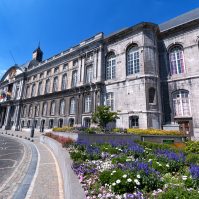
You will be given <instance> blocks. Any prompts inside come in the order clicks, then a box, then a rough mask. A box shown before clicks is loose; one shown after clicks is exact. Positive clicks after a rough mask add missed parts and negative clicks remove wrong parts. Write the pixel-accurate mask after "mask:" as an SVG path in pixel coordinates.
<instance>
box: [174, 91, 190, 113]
mask: <svg viewBox="0 0 199 199" xmlns="http://www.w3.org/2000/svg"><path fill="white" fill-rule="evenodd" d="M173 109H174V116H175V117H182V116H191V107H190V99H189V92H188V91H186V90H179V91H176V92H175V93H173Z"/></svg>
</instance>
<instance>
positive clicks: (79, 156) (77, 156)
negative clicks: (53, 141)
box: [70, 151, 87, 162]
mask: <svg viewBox="0 0 199 199" xmlns="http://www.w3.org/2000/svg"><path fill="white" fill-rule="evenodd" d="M70 157H71V159H72V160H73V161H75V162H83V161H85V160H86V159H87V155H86V154H85V153H82V152H80V151H73V152H71V153H70Z"/></svg>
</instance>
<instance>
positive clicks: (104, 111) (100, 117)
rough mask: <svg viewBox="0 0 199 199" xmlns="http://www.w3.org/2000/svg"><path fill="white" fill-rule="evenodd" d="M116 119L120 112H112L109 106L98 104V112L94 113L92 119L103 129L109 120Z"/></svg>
mask: <svg viewBox="0 0 199 199" xmlns="http://www.w3.org/2000/svg"><path fill="white" fill-rule="evenodd" d="M116 119H119V117H118V113H117V112H111V111H110V107H109V106H98V107H97V110H96V112H95V113H93V115H92V121H93V122H94V123H96V124H98V126H99V127H101V128H102V129H105V127H106V125H107V124H108V123H109V122H113V121H115V120H116Z"/></svg>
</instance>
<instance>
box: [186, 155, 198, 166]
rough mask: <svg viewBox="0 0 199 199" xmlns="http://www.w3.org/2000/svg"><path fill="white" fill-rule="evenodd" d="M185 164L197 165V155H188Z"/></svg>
mask: <svg viewBox="0 0 199 199" xmlns="http://www.w3.org/2000/svg"><path fill="white" fill-rule="evenodd" d="M186 163H187V164H188V165H190V164H199V154H194V153H189V154H188V155H187V156H186Z"/></svg>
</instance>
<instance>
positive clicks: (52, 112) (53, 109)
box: [50, 101, 55, 115]
mask: <svg viewBox="0 0 199 199" xmlns="http://www.w3.org/2000/svg"><path fill="white" fill-rule="evenodd" d="M50 115H55V102H54V101H53V102H51V107H50Z"/></svg>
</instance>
